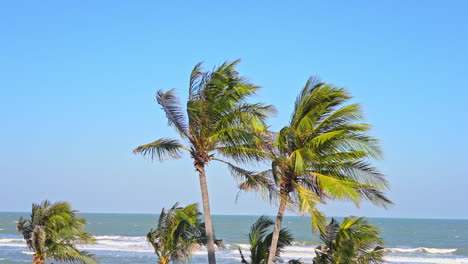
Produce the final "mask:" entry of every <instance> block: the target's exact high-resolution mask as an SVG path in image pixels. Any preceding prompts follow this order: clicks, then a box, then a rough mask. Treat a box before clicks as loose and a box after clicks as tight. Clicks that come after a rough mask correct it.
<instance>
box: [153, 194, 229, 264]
mask: <svg viewBox="0 0 468 264" xmlns="http://www.w3.org/2000/svg"><path fill="white" fill-rule="evenodd" d="M200 215H201V213H200V211H199V210H198V205H197V204H190V205H188V206H186V207H179V205H178V203H176V204H175V205H174V206H172V207H171V208H170V209H169V210H166V209H164V208H163V209H162V211H161V214H160V216H159V219H158V223H157V226H156V228H152V229H151V230H150V232H149V233H148V235H147V236H146V237H147V239H148V242H149V243H150V244H151V245H152V246H153V248H154V252H155V253H156V255H157V256H158V258H159V259H158V263H159V264H167V263H169V262H170V261H187V260H189V259H190V256H191V254H192V253H193V252H194V251H195V250H196V249H197V248H198V247H199V246H201V245H206V243H207V242H208V239H207V237H206V232H205V224H204V223H203V222H202V221H200V219H199V216H200ZM215 244H216V245H218V246H221V240H216V239H215Z"/></svg>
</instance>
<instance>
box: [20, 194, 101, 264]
mask: <svg viewBox="0 0 468 264" xmlns="http://www.w3.org/2000/svg"><path fill="white" fill-rule="evenodd" d="M85 225H86V220H85V219H84V218H81V217H79V216H78V215H77V211H75V210H72V209H71V206H70V204H69V203H67V202H56V203H51V202H49V201H47V200H46V201H43V202H42V203H40V204H33V205H32V212H31V218H30V219H25V218H23V217H21V218H20V219H19V221H18V225H17V229H18V231H19V232H21V233H22V234H23V237H24V239H25V240H26V244H27V246H28V248H29V249H30V250H32V251H33V252H34V259H33V261H34V263H43V262H44V261H45V260H46V259H49V258H51V259H55V260H57V261H60V262H70V263H87V264H91V263H97V261H96V259H95V258H94V256H93V255H92V254H90V253H89V252H86V251H82V250H79V249H77V248H76V245H80V244H87V243H93V242H94V238H93V237H92V235H91V234H89V233H86V232H84V231H83V228H84V226H85Z"/></svg>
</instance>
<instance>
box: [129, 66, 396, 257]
mask: <svg viewBox="0 0 468 264" xmlns="http://www.w3.org/2000/svg"><path fill="white" fill-rule="evenodd" d="M238 62H239V60H237V61H234V62H232V63H223V64H222V65H221V66H219V67H217V68H215V69H214V70H213V71H212V72H204V71H202V69H201V64H200V63H199V64H197V65H196V66H195V68H194V69H193V71H192V73H191V75H190V83H189V96H188V101H187V104H186V108H185V111H186V112H185V113H184V110H183V108H182V107H181V105H180V104H179V102H178V99H177V98H176V96H175V95H174V91H173V90H169V91H167V92H163V91H159V92H158V94H157V98H156V99H157V102H158V103H159V104H160V105H161V107H162V109H163V111H164V112H165V113H166V116H167V119H168V125H170V126H173V127H174V128H175V129H176V131H177V133H178V134H179V135H180V136H181V137H182V138H183V139H184V140H185V141H186V142H188V144H187V145H183V144H182V143H180V142H179V141H178V140H176V139H169V138H161V139H158V140H156V141H154V142H152V143H149V144H146V145H142V146H139V147H137V148H136V149H135V150H134V153H138V154H142V155H144V156H148V157H150V158H152V159H154V158H158V159H159V160H163V159H164V158H179V157H180V156H181V151H182V150H185V151H188V152H189V153H190V156H191V157H192V159H193V164H194V167H195V170H196V171H197V172H198V174H199V180H200V187H201V193H202V201H203V211H204V217H205V227H206V232H207V236H208V245H207V248H208V262H209V263H210V264H215V263H216V259H215V251H214V237H213V229H212V223H211V211H210V204H209V196H208V187H207V184H206V171H205V166H206V165H207V164H208V163H209V162H210V161H212V160H215V161H220V162H223V163H226V164H227V165H228V167H229V169H230V171H231V173H232V175H233V176H235V177H236V178H238V179H239V180H240V182H241V183H240V185H239V189H240V190H243V191H248V190H254V191H259V192H261V193H262V194H265V196H266V197H268V198H269V200H270V201H272V202H277V203H278V204H279V206H278V215H277V219H276V222H275V226H274V232H273V235H272V241H271V245H270V247H269V250H270V252H269V256H268V264H272V263H273V262H274V260H275V257H276V255H277V254H276V250H277V244H278V239H279V234H280V230H281V225H282V220H283V216H284V213H285V210H286V207H287V206H288V205H289V207H290V208H297V209H298V211H299V212H300V213H302V214H305V213H309V214H310V215H311V217H312V219H311V222H312V228H313V230H314V231H315V232H323V230H324V227H325V225H326V217H325V215H324V214H323V213H322V212H320V211H319V210H318V209H317V205H318V204H323V203H326V201H327V200H329V199H338V200H349V201H352V202H354V204H355V205H356V206H358V205H359V203H360V202H361V201H362V200H369V201H371V202H372V203H374V204H376V205H378V206H383V207H386V206H388V205H389V204H391V201H390V200H389V199H388V198H387V197H386V196H385V195H384V193H383V192H384V190H386V189H387V188H388V183H387V182H386V180H385V177H384V175H382V174H381V173H380V172H379V171H378V170H377V169H376V168H375V167H373V166H372V165H371V163H370V161H369V160H370V159H374V158H379V157H380V156H381V150H380V147H379V144H378V140H377V139H376V138H373V137H372V136H370V135H368V132H369V130H370V128H371V126H370V125H369V124H366V123H363V122H362V121H361V120H362V117H363V114H362V110H361V107H360V105H359V104H356V103H354V104H350V103H348V102H349V100H350V99H351V98H352V97H351V95H350V94H349V92H347V91H346V90H345V89H343V88H339V87H336V86H334V85H332V84H328V83H325V82H321V81H319V80H318V79H317V78H310V79H309V80H308V81H307V83H306V85H305V86H304V88H303V89H302V91H301V92H300V93H299V96H298V97H297V99H296V102H295V104H294V110H293V113H292V115H291V119H290V121H289V123H288V124H287V125H286V126H284V127H283V128H282V129H281V130H280V131H279V132H278V133H275V132H272V131H269V129H268V127H267V125H266V122H265V120H266V118H268V117H270V116H272V115H273V114H274V113H275V109H274V108H273V107H272V106H270V105H265V104H262V103H248V102H247V99H248V98H249V97H250V96H251V95H253V94H254V93H255V92H256V91H257V90H258V89H259V88H260V87H259V86H257V85H254V84H252V83H250V82H249V81H248V80H247V79H246V78H245V77H242V76H240V75H239V73H238V72H237V71H236V70H235V66H236V65H237V64H238ZM218 156H221V157H224V158H227V159H230V160H233V161H235V162H238V163H242V164H248V163H256V162H259V161H267V162H269V163H270V165H271V166H270V169H268V170H265V171H263V172H254V171H250V170H248V169H245V168H242V167H239V166H237V165H235V164H233V163H231V162H230V161H228V160H223V159H220V157H218Z"/></svg>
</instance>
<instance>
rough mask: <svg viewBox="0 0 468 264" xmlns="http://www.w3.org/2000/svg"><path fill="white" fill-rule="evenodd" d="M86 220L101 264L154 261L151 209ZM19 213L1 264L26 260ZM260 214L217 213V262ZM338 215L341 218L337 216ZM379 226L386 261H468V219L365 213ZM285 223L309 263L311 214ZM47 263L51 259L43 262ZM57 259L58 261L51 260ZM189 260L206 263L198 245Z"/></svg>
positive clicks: (293, 253)
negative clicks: (150, 239) (148, 236)
mask: <svg viewBox="0 0 468 264" xmlns="http://www.w3.org/2000/svg"><path fill="white" fill-rule="evenodd" d="M81 215H82V216H83V217H85V218H86V219H87V220H88V225H87V227H86V230H87V231H88V232H91V233H92V234H94V235H95V237H96V244H94V245H88V246H85V247H84V249H86V250H88V251H90V252H92V253H93V254H95V255H96V256H97V257H98V258H99V259H100V261H101V263H103V264H124V263H156V261H157V258H156V255H155V254H154V252H153V250H152V248H151V246H150V245H149V244H148V243H147V242H146V238H145V236H146V234H147V233H148V231H149V229H150V228H151V227H153V226H155V223H156V221H157V215H150V214H84V213H83V214H81ZM20 216H28V214H27V213H0V263H30V262H31V258H32V256H31V254H32V253H31V252H30V251H29V250H28V249H27V248H26V246H25V242H24V240H23V239H22V236H21V234H19V233H18V232H17V231H16V223H17V221H18V218H19V217H20ZM257 218H258V216H235V215H215V216H213V223H214V228H215V233H216V236H217V238H219V239H222V240H223V242H224V244H225V248H224V249H222V250H218V252H217V254H216V258H217V262H218V263H220V264H223V263H226V264H228V263H240V257H239V251H238V248H239V247H240V248H241V249H242V250H243V253H244V255H246V256H248V255H249V251H248V245H247V233H248V231H249V227H250V225H251V224H252V223H254V222H255V220H256V219H257ZM337 220H339V221H340V220H342V219H341V218H337ZM369 220H370V222H371V223H372V224H374V225H376V226H378V227H379V228H380V230H381V234H382V237H383V239H384V241H385V246H386V248H387V255H386V260H387V261H388V262H389V263H468V220H441V219H390V218H369ZM283 225H284V226H285V227H288V228H289V229H290V231H292V233H293V235H294V238H295V242H294V244H293V245H292V246H290V247H287V248H286V250H285V252H284V253H283V254H282V257H283V259H284V260H285V261H287V260H289V259H293V258H300V259H301V260H303V261H304V262H306V263H311V261H312V258H313V257H314V255H315V254H314V247H315V246H317V245H318V244H319V243H320V241H319V239H318V238H317V236H314V235H312V233H311V226H310V218H307V217H299V216H286V217H285V218H284V222H283ZM47 263H50V262H47ZM54 263H56V262H54ZM190 263H207V257H206V251H205V249H204V248H201V249H200V250H198V251H197V252H195V254H194V255H193V257H192V259H191V261H190Z"/></svg>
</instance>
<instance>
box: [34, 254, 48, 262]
mask: <svg viewBox="0 0 468 264" xmlns="http://www.w3.org/2000/svg"><path fill="white" fill-rule="evenodd" d="M44 262H45V260H44V259H43V258H42V257H41V256H40V255H38V254H34V257H33V264H44Z"/></svg>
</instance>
